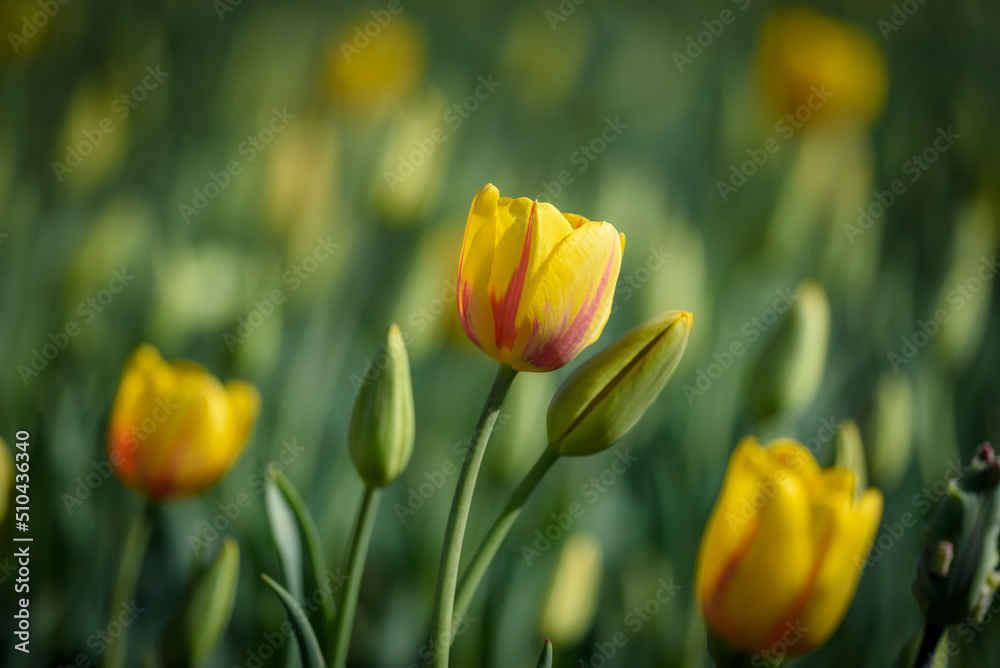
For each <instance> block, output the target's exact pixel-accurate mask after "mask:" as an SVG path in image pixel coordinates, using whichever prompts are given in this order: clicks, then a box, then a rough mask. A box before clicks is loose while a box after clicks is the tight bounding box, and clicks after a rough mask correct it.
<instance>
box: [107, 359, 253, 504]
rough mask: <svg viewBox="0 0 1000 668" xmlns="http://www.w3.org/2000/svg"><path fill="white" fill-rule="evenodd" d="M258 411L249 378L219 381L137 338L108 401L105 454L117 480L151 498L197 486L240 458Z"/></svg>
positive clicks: (190, 490) (188, 491)
mask: <svg viewBox="0 0 1000 668" xmlns="http://www.w3.org/2000/svg"><path fill="white" fill-rule="evenodd" d="M259 411H260V396H259V394H258V393H257V389H256V388H255V387H254V386H253V385H251V384H250V383H247V382H244V381H239V380H232V381H229V382H228V383H226V384H225V385H223V384H222V383H220V382H219V380H218V379H217V378H216V377H215V376H213V375H212V374H210V373H209V372H208V371H206V370H205V369H204V368H203V367H202V366H200V365H198V364H195V363H194V362H188V361H184V360H181V361H176V362H172V363H168V362H166V361H164V359H163V357H161V356H160V353H159V351H158V350H156V348H154V347H153V346H151V345H142V346H139V348H138V349H136V351H135V352H134V353H132V357H131V358H130V359H129V361H128V363H127V364H126V365H125V369H124V371H123V372H122V377H121V380H120V382H119V384H118V392H117V394H116V395H115V400H114V404H113V405H112V407H111V418H110V421H109V424H108V459H109V460H110V462H111V464H112V466H113V467H114V470H115V474H116V475H117V476H118V478H119V479H120V480H121V481H122V482H123V483H125V484H126V485H127V486H129V487H131V488H133V489H135V490H136V491H138V492H141V493H142V494H144V495H146V496H148V497H150V498H155V499H162V498H167V497H176V496H185V495H191V494H198V493H200V492H203V491H204V490H206V489H208V488H209V487H211V486H212V485H214V484H215V483H216V482H218V481H219V479H221V478H222V476H224V475H225V474H226V473H227V472H228V471H229V469H230V468H232V466H233V464H235V463H236V461H237V460H238V459H239V457H240V455H241V454H242V453H243V449H244V447H245V446H246V444H247V442H248V441H249V440H250V433H251V431H252V430H253V426H254V423H255V422H256V421H257V414H258V412H259Z"/></svg>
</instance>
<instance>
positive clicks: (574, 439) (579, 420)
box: [546, 311, 693, 456]
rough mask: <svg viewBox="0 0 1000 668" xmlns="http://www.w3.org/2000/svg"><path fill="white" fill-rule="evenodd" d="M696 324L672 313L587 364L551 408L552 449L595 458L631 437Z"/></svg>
mask: <svg viewBox="0 0 1000 668" xmlns="http://www.w3.org/2000/svg"><path fill="white" fill-rule="evenodd" d="M692 323H693V316H692V315H691V314H690V313H688V312H687V311H668V312H666V313H663V314H661V315H658V316H656V317H655V318H652V319H650V320H647V321H646V322H644V323H642V324H641V325H639V326H638V327H635V328H633V329H631V330H630V331H628V332H626V333H625V334H623V335H622V336H621V337H619V338H618V339H617V340H615V341H614V342H612V343H611V344H610V345H608V346H607V347H606V348H604V349H603V350H601V351H600V352H598V353H597V354H596V355H594V356H593V357H591V358H590V359H588V360H587V361H586V362H584V363H583V364H581V365H580V367H579V368H578V369H576V370H575V371H574V372H573V373H572V374H570V376H569V377H568V378H567V379H566V380H565V381H564V382H563V384H562V385H560V386H559V389H558V390H556V393H555V396H553V397H552V402H551V403H550V404H549V412H548V415H547V420H546V423H547V424H546V426H547V430H548V437H549V443H550V444H551V446H552V447H553V448H554V449H555V450H556V451H557V452H558V453H559V454H561V455H570V456H574V455H589V454H592V453H595V452H600V451H601V450H604V449H605V448H608V447H610V446H611V445H612V444H614V443H615V442H616V441H617V440H618V439H620V438H621V437H622V436H624V435H625V434H626V433H628V431H629V429H631V428H632V427H633V426H634V425H635V423H636V422H638V421H639V418H641V417H642V415H643V413H645V412H646V409H647V408H649V406H650V405H651V404H652V403H653V400H655V399H656V397H657V396H659V394H660V391H661V390H663V387H664V386H665V385H666V384H667V381H668V380H669V379H670V376H671V374H672V373H673V372H674V369H675V368H676V367H677V363H678V362H679V361H680V359H681V356H682V355H683V354H684V347H685V346H686V345H687V341H688V336H689V335H690V334H691V325H692Z"/></svg>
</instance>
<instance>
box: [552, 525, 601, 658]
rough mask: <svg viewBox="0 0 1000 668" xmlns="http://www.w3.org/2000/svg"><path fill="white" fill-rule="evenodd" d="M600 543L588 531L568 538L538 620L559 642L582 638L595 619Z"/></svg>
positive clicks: (567, 644)
mask: <svg viewBox="0 0 1000 668" xmlns="http://www.w3.org/2000/svg"><path fill="white" fill-rule="evenodd" d="M601 552H602V551H601V544H600V543H599V542H598V540H597V538H596V537H595V536H594V535H593V534H591V533H587V532H579V533H574V534H573V535H571V536H570V537H569V538H567V539H566V544H565V546H563V550H562V554H560V555H559V563H557V564H556V571H555V575H554V576H553V578H552V582H551V583H550V584H549V590H548V593H547V594H546V596H545V603H544V605H543V606H542V614H541V617H540V618H539V621H538V631H539V633H540V634H541V635H543V636H547V637H549V638H551V639H552V642H554V643H555V644H557V645H560V646H572V645H574V644H576V643H577V642H579V641H580V640H581V639H582V638H583V636H584V635H585V634H586V633H587V631H588V630H590V627H591V625H592V624H593V623H594V613H595V612H596V611H597V601H598V600H599V599H600V593H601V561H602V559H601Z"/></svg>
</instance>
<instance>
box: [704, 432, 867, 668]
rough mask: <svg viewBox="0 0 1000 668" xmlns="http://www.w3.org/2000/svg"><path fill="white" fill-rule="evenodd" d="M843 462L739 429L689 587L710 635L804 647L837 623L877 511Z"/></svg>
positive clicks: (746, 646)
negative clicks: (822, 461) (824, 461)
mask: <svg viewBox="0 0 1000 668" xmlns="http://www.w3.org/2000/svg"><path fill="white" fill-rule="evenodd" d="M855 485H856V478H855V474H854V472H853V471H848V470H846V469H840V468H834V467H831V468H827V469H820V467H819V465H818V464H817V463H816V460H815V459H814V458H813V456H812V453H810V452H809V450H808V449H806V448H805V447H804V446H803V445H802V444H800V443H798V442H797V441H794V440H791V439H780V440H777V441H774V442H772V443H771V444H769V446H768V447H767V448H763V447H761V445H760V443H759V442H758V441H757V439H756V438H754V437H747V438H744V439H743V440H742V441H741V442H740V444H739V445H738V446H737V447H736V451H735V452H734V453H733V456H732V458H731V459H730V461H729V469H728V470H727V472H726V479H725V482H724V483H723V487H722V493H721V495H720V496H719V500H718V501H717V503H716V505H715V509H714V510H713V511H712V515H711V517H710V518H709V521H708V526H707V527H706V528H705V533H704V534H703V535H702V539H701V548H700V550H699V553H698V566H697V575H696V579H695V586H696V595H697V597H698V604H699V606H700V608H701V612H702V615H703V616H704V618H705V622H706V623H707V625H708V627H709V629H711V631H712V633H713V634H714V635H715V637H716V638H718V639H720V640H722V641H724V642H725V643H726V644H727V645H728V646H729V647H731V648H733V649H736V650H741V651H744V652H751V653H755V652H759V653H762V655H765V656H766V655H768V654H770V655H772V656H779V657H780V656H783V655H785V654H788V655H797V654H804V653H806V652H809V651H811V650H813V649H815V648H816V647H818V646H819V645H822V644H823V643H824V642H826V640H827V639H828V638H829V637H830V635H831V634H832V633H833V632H834V631H835V630H836V628H837V626H839V625H840V621H841V619H842V618H843V616H844V614H845V613H846V612H847V607H848V605H849V604H850V602H851V599H853V598H854V592H855V590H856V589H857V584H858V578H859V577H860V576H861V570H862V569H861V568H859V564H864V562H865V560H866V559H867V555H868V551H869V549H870V547H871V542H872V540H873V539H874V537H875V532H876V530H877V529H878V523H879V520H880V518H881V516H882V494H881V492H879V491H878V490H875V489H868V490H865V491H864V492H863V493H862V494H861V495H860V497H859V498H857V499H856V498H855Z"/></svg>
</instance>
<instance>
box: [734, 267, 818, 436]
mask: <svg viewBox="0 0 1000 668" xmlns="http://www.w3.org/2000/svg"><path fill="white" fill-rule="evenodd" d="M786 308H788V314H787V315H786V316H785V318H784V320H782V321H781V324H780V325H779V326H778V330H777V331H776V332H775V334H774V337H772V338H771V340H770V341H768V343H767V347H766V348H765V350H764V352H763V353H762V354H761V356H760V359H758V360H757V364H756V366H755V367H754V371H753V374H752V375H751V384H750V394H751V396H750V401H751V404H752V405H753V407H754V409H755V410H756V411H757V414H758V417H760V418H761V419H766V418H770V417H773V416H775V415H777V414H780V413H784V412H786V411H787V412H793V413H794V412H796V411H798V410H800V409H802V408H804V407H805V406H807V405H808V404H809V402H811V401H812V400H813V397H814V396H815V395H816V390H818V389H819V385H820V381H822V380H823V368H824V367H825V366H826V348H827V340H828V338H829V335H830V304H829V302H828V301H827V299H826V293H825V292H824V291H823V288H822V287H821V286H820V284H819V283H817V282H815V281H804V282H802V283H801V284H800V285H799V287H798V288H797V289H796V291H795V298H794V301H793V303H792V305H791V306H790V307H786Z"/></svg>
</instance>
